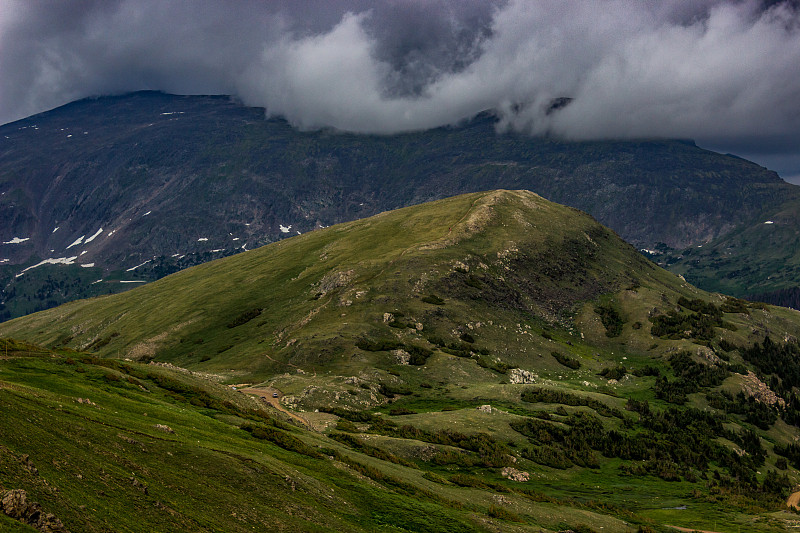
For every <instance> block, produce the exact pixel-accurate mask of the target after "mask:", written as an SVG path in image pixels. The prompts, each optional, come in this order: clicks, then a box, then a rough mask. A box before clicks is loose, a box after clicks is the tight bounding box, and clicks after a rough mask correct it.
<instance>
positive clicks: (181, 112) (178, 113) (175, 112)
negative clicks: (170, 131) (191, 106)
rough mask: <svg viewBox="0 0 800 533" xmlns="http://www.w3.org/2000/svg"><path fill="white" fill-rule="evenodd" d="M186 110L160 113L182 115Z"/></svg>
mask: <svg viewBox="0 0 800 533" xmlns="http://www.w3.org/2000/svg"><path fill="white" fill-rule="evenodd" d="M185 113H186V111H169V112H167V113H161V114H162V115H183V114H185Z"/></svg>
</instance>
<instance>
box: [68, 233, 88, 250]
mask: <svg viewBox="0 0 800 533" xmlns="http://www.w3.org/2000/svg"><path fill="white" fill-rule="evenodd" d="M84 237H86V235H81V236H80V237H78V239H77V240H76V241H75V242H73V243H72V244H70V245H69V246H67V250H69V249H70V248H72V247H73V246H78V245H79V244H80V243H82V242H83V238H84Z"/></svg>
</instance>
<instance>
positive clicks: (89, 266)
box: [81, 263, 94, 268]
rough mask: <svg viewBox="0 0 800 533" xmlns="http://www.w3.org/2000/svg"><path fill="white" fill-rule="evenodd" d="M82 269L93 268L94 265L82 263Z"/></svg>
mask: <svg viewBox="0 0 800 533" xmlns="http://www.w3.org/2000/svg"><path fill="white" fill-rule="evenodd" d="M81 266H82V267H83V268H91V267H93V266H94V263H84V264H82V265H81Z"/></svg>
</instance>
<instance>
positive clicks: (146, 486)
mask: <svg viewBox="0 0 800 533" xmlns="http://www.w3.org/2000/svg"><path fill="white" fill-rule="evenodd" d="M0 378H1V379H0V405H1V406H2V410H3V413H4V416H3V417H2V419H1V420H0V429H2V431H0V447H2V451H3V453H2V454H0V487H2V488H5V489H11V488H22V489H25V490H26V491H28V495H29V498H30V499H31V500H33V501H38V502H39V503H41V504H42V506H43V508H44V509H45V510H46V511H47V512H51V513H54V514H55V515H56V516H58V517H59V518H60V519H61V520H62V521H63V522H64V523H65V525H66V526H67V527H68V528H70V529H71V530H72V531H87V532H89V531H107V530H114V531H154V530H156V531H165V530H181V531H250V530H252V528H253V527H256V528H264V527H270V528H277V529H275V530H282V531H453V532H455V531H488V530H494V529H495V528H497V527H503V529H504V530H506V531H526V530H530V528H533V527H534V524H535V525H536V527H535V530H536V531H539V526H541V527H544V528H545V529H546V530H558V529H563V528H564V527H569V526H576V525H580V524H581V523H594V524H601V525H604V526H605V529H606V530H608V531H625V530H626V528H627V527H628V526H626V525H625V524H626V522H625V521H624V520H622V519H621V518H616V517H614V516H609V515H608V514H607V513H606V512H604V511H603V510H602V509H599V510H600V514H598V512H597V510H593V508H592V507H585V506H582V505H580V504H579V503H578V502H569V501H564V502H559V501H558V500H555V499H553V500H548V498H546V497H543V496H542V495H538V494H535V493H531V494H532V496H531V495H525V494H523V493H518V492H513V491H511V490H510V489H504V488H503V483H501V484H500V485H496V484H495V485H496V488H495V489H494V490H491V489H489V490H487V487H485V486H480V485H479V486H477V487H470V486H459V485H457V484H453V483H450V482H446V485H445V486H442V485H440V483H437V481H430V480H429V479H426V478H425V477H424V476H423V474H424V473H425V472H424V471H423V470H420V467H419V466H418V465H417V464H416V463H415V462H410V461H405V462H404V464H405V465H407V466H403V465H398V464H396V463H395V462H392V461H390V460H381V459H376V458H375V457H372V456H371V455H370V454H372V455H374V452H371V451H370V449H368V448H367V449H365V451H366V452H367V453H366V454H365V453H362V452H361V451H358V450H354V449H351V448H350V447H348V446H346V445H342V444H340V442H339V441H337V440H335V439H330V438H327V437H325V436H323V435H320V434H315V433H312V432H308V431H304V430H301V429H298V428H296V427H292V426H291V425H290V424H287V423H285V422H280V421H278V420H276V419H275V418H274V415H273V414H270V413H268V412H266V411H264V410H263V408H258V407H257V406H256V407H254V406H253V405H252V404H256V402H254V401H251V400H249V399H248V398H244V397H242V398H239V399H238V401H236V402H234V401H231V400H233V399H236V398H237V396H242V395H241V393H239V394H236V393H233V392H231V391H230V390H228V389H227V387H220V386H218V385H214V384H213V383H210V382H207V381H204V380H202V379H198V378H197V377H195V376H191V375H188V374H186V373H182V372H175V371H172V370H169V369H165V368H160V367H153V366H152V365H141V364H137V363H125V364H122V365H119V364H113V363H105V362H103V361H101V360H97V359H93V358H91V357H86V356H80V355H79V354H72V355H69V356H64V355H61V356H59V355H51V354H46V355H28V354H26V355H24V356H20V354H19V353H17V352H13V351H12V356H11V357H10V358H9V359H5V360H3V361H0ZM159 383H160V384H161V385H159ZM181 387H182V388H183V390H184V393H183V394H182V395H176V394H175V393H174V390H176V389H178V388H181ZM189 390H191V391H194V393H193V394H194V395H195V396H192V394H190V393H188V392H186V391H189ZM201 391H202V392H201ZM203 393H204V394H206V395H208V397H212V398H214V399H215V400H216V401H217V402H219V405H217V406H216V407H202V406H198V405H196V403H197V402H194V401H193V400H196V399H197V397H198V396H203ZM237 403H238V404H240V405H241V406H240V405H237ZM246 405H250V407H246ZM273 413H275V412H274V411H273ZM159 427H162V428H163V427H167V428H168V429H159ZM240 427H250V428H264V430H260V431H256V430H254V429H251V430H250V431H243V430H242V429H240ZM265 432H266V433H265ZM251 434H252V435H251ZM264 435H268V436H267V437H264ZM274 435H277V436H278V437H277V440H276V438H275V437H274ZM254 436H256V437H259V436H260V437H261V438H254ZM276 443H277V445H276ZM431 479H434V480H438V479H439V478H438V477H431ZM498 490H499V492H498ZM499 502H501V503H499ZM511 509H513V511H512V510H511ZM626 518H627V519H629V518H631V517H630V516H627V517H626ZM634 518H635V517H634ZM3 520H4V521H3V522H0V523H2V524H3V525H5V524H6V523H8V524H9V527H12V526H14V527H17V526H19V524H16V525H14V524H13V523H12V522H10V521H9V520H7V519H5V518H3ZM640 520H643V519H640ZM18 529H19V530H20V531H24V530H25V529H24V528H22V527H18ZM10 530H11V531H14V530H15V529H10Z"/></svg>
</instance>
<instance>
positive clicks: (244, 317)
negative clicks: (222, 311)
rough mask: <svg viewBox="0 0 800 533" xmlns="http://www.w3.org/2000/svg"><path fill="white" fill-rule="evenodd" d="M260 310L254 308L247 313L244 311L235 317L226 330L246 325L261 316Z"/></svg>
mask: <svg viewBox="0 0 800 533" xmlns="http://www.w3.org/2000/svg"><path fill="white" fill-rule="evenodd" d="M261 311H262V309H261V308H260V307H255V308H253V309H250V310H248V311H245V312H244V313H242V314H241V315H239V316H237V317H236V318H235V319H234V320H233V322H231V323H230V324H228V328H235V327H236V326H241V325H242V324H246V323H248V322H250V321H251V320H253V319H254V318H255V317H257V316H258V315H260V314H261Z"/></svg>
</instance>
